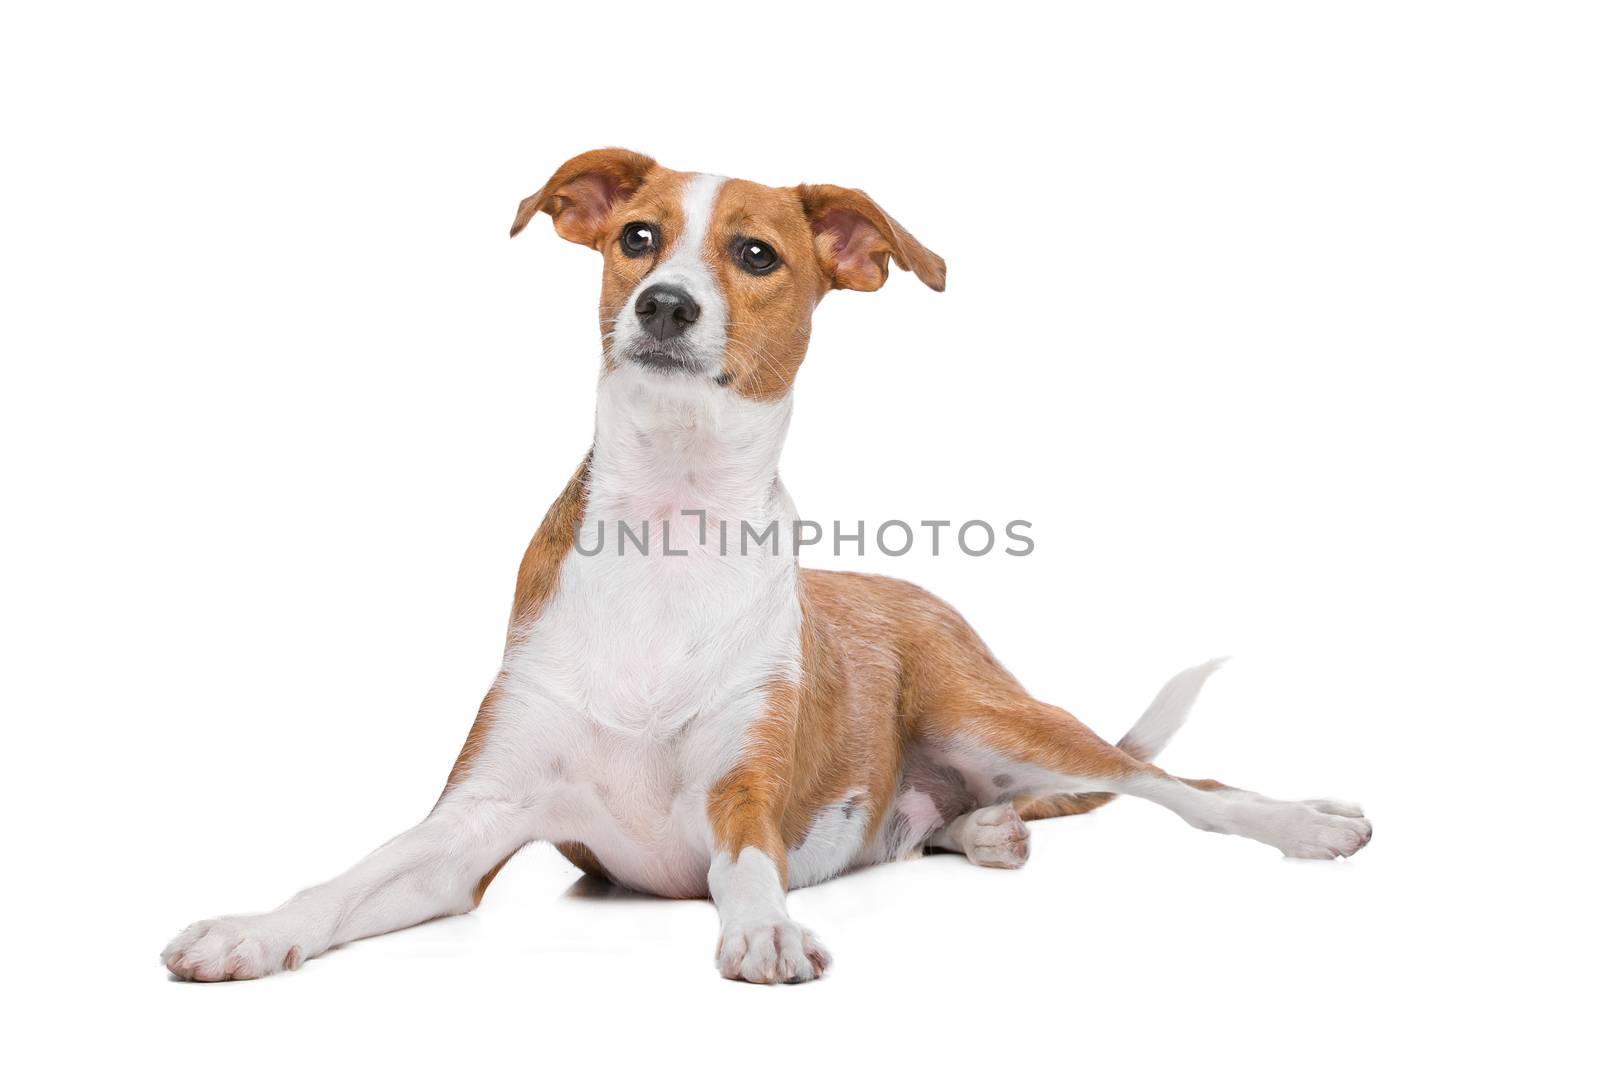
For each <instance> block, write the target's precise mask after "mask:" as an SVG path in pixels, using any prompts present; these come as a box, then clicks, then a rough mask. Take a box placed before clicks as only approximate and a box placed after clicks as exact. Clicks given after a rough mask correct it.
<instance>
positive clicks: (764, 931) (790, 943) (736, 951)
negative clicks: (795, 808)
mask: <svg viewBox="0 0 1600 1067" xmlns="http://www.w3.org/2000/svg"><path fill="white" fill-rule="evenodd" d="M710 886H711V897H712V899H713V900H715V901H716V902H717V915H718V917H719V919H720V920H721V923H722V936H721V937H720V938H719V939H718V941H717V969H718V970H720V971H721V972H722V974H723V976H724V977H726V978H742V979H744V980H745V981H747V982H805V981H809V980H810V979H812V978H817V977H820V976H821V973H822V971H823V969H824V968H825V967H827V965H828V963H829V962H830V958H829V956H828V951H827V949H825V948H823V947H822V942H821V941H819V940H817V936H816V935H815V934H813V933H812V932H811V931H810V930H807V929H806V928H805V927H803V926H801V925H800V924H799V923H797V922H795V921H794V920H793V919H791V918H789V910H788V907H787V906H786V905H785V903H784V894H783V883H782V881H781V880H780V879H779V877H778V868H777V865H776V864H774V863H773V862H772V860H771V859H770V858H769V857H768V856H767V854H766V853H764V852H762V851H761V850H760V849H756V848H745V849H743V850H741V851H740V853H739V856H738V858H737V859H734V858H732V857H730V856H729V855H728V854H727V853H726V852H722V853H719V854H718V855H717V858H716V860H715V861H714V862H713V863H712V865H711V873H710Z"/></svg>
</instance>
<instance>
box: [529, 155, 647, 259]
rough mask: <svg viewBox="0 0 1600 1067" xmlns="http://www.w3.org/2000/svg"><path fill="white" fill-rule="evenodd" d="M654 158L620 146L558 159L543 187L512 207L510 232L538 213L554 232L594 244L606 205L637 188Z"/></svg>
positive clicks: (607, 213) (596, 244) (600, 232)
mask: <svg viewBox="0 0 1600 1067" xmlns="http://www.w3.org/2000/svg"><path fill="white" fill-rule="evenodd" d="M655 166H656V161H655V160H653V159H651V158H650V157H649V156H642V155H640V154H639V153H637V152H629V151H628V150H627V149H625V148H597V149H595V150H594V151H593V152H585V153H583V155H581V156H573V157H572V158H571V159H569V160H567V161H566V162H565V163H563V164H561V167H560V169H558V170H557V171H556V172H555V173H554V174H552V175H551V176H550V180H549V181H547V182H545V183H544V188H543V189H540V190H539V191H538V192H537V193H534V194H533V195H532V196H530V197H528V198H527V199H526V200H524V201H523V202H522V204H521V205H520V206H519V207H518V208H517V218H516V221H514V222H513V223H512V224H511V236H513V237H515V236H516V235H517V234H519V233H521V232H522V230H523V227H525V226H527V225H528V222H529V221H530V220H531V219H532V218H533V217H534V216H535V215H537V214H538V213H539V212H541V211H545V212H548V213H549V214H550V218H551V219H553V220H554V222H555V226H556V233H558V234H560V235H561V236H562V237H565V238H566V239H567V240H569V241H572V242H574V243H576V244H580V245H588V246H589V247H590V248H596V249H598V248H599V247H600V242H601V238H602V236H604V233H605V231H604V227H605V222H606V219H608V218H609V217H610V216H611V208H612V207H613V206H614V205H615V204H616V203H617V202H619V201H622V200H626V199H628V198H629V197H630V196H632V195H633V194H634V193H636V192H638V191H639V186H641V185H643V184H644V180H645V177H646V176H647V175H649V173H650V172H651V171H652V170H654V169H655Z"/></svg>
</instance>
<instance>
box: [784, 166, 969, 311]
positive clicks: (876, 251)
mask: <svg viewBox="0 0 1600 1067" xmlns="http://www.w3.org/2000/svg"><path fill="white" fill-rule="evenodd" d="M795 192H797V193H799V194H800V203H801V205H802V206H803V207H804V209H805V213H806V218H807V219H809V220H811V232H812V234H814V235H815V237H816V242H817V256H818V257H819V258H820V259H821V260H822V268H823V270H825V271H827V272H828V276H829V277H830V278H831V279H832V280H833V288H835V289H859V290H861V291H862V292H871V291H872V290H874V289H877V288H879V287H881V286H882V285H883V283H884V282H886V281H888V279H889V260H890V259H891V258H893V259H894V262H895V265H896V266H898V267H899V268H900V269H901V270H909V271H912V272H914V273H915V274H916V276H917V277H918V278H921V279H922V281H923V282H924V284H926V285H927V286H928V288H930V289H933V290H935V291H936V292H943V291H944V260H943V259H941V258H940V257H939V256H937V255H935V254H934V253H932V252H930V251H929V250H928V249H926V248H924V247H923V246H922V243H921V242H920V241H918V240H917V239H916V238H915V237H913V236H911V234H909V233H908V232H906V229H905V227H903V226H901V225H900V224H899V223H898V222H896V221H894V219H892V218H890V217H889V214H888V212H886V211H884V210H883V209H882V208H881V207H879V206H878V205H877V203H876V202H875V201H874V200H873V199H872V197H870V196H868V195H867V194H866V193H863V192H862V191H861V190H860V189H843V188H840V187H839V186H837V185H800V186H796V187H795Z"/></svg>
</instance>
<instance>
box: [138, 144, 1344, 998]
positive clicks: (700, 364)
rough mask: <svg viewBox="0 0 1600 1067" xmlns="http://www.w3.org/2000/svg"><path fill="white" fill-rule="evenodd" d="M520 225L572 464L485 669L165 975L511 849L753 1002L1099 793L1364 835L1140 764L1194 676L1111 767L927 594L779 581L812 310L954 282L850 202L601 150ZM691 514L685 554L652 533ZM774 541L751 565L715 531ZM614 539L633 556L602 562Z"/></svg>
mask: <svg viewBox="0 0 1600 1067" xmlns="http://www.w3.org/2000/svg"><path fill="white" fill-rule="evenodd" d="M540 212H545V213H547V214H549V215H550V216H551V218H552V219H553V220H554V223H555V230H556V232H557V233H559V234H560V235H561V236H562V237H565V238H566V239H567V240H569V241H575V242H577V243H579V244H584V245H588V246H590V247H591V248H594V249H596V250H598V251H599V252H600V253H601V254H602V255H603V256H604V257H605V279H604V285H603V288H602V290H601V297H600V325H601V331H602V336H603V346H602V350H603V357H602V368H601V372H600V382H599V400H598V404H597V411H596V417H595V437H594V444H593V447H592V449H591V450H590V452H589V454H588V456H587V457H586V458H585V459H584V461H583V463H582V464H581V465H580V466H579V468H578V471H577V473H576V474H575V475H573V478H572V480H571V482H570V483H568V485H567V487H566V490H565V491H564V492H563V493H562V494H561V496H560V497H559V498H558V499H557V500H556V502H555V505H554V506H553V507H552V508H551V509H550V512H549V514H548V515H547V516H546V517H545V520H544V523H543V525H541V526H540V528H539V531H538V533H537V534H535V535H534V538H533V542H532V544H530V545H529V547H528V551H527V554H526V555H525V556H524V557H523V560H522V566H521V569H520V570H519V572H518V574H517V587H516V595H515V600H514V604H513V608H512V614H511V624H510V631H509V634H508V637H507V641H506V649H505V659H504V663H503V666H502V667H501V670H500V674H499V676H498V678H497V679H496V681H495V683H494V686H493V687H492V688H491V689H490V690H489V694H488V696H487V697H486V698H485V699H484V701H483V705H482V707H481V708H480V710H479V712H478V717H477V721H476V722H475V723H474V724H473V726H472V730H471V733H470V734H469V735H468V736H467V741H466V744H465V746H464V747H463V748H462V750H461V754H460V756H459V758H458V759H457V760H456V763H455V766H454V768H453V769H452V770H451V771H450V775H449V779H448V781H447V783H446V784H445V787H444V793H443V795H442V796H441V797H440V798H439V801H438V803H437V804H436V805H435V807H434V809H433V811H432V812H431V813H430V814H429V815H428V817H427V818H426V819H424V820H423V821H422V822H421V824H419V825H418V826H416V827H415V828H413V829H411V830H408V831H406V832H405V833H403V834H401V835H400V836H399V837H397V838H395V839H394V840H392V841H390V842H389V843H388V844H386V845H384V846H383V847H382V848H380V849H378V850H377V851H376V852H374V853H372V855H370V856H368V857H367V858H366V859H364V860H362V861H361V862H360V863H358V864H356V865H355V867H353V868H352V869H351V870H349V871H348V872H346V873H345V874H343V875H341V876H340V877H338V878H335V879H333V880H332V881H330V882H327V883H324V884H322V885H319V886H316V887H314V888H312V889H308V890H306V891H304V892H302V893H300V894H299V895H297V896H295V897H294V898H293V899H291V900H289V901H288V902H287V903H285V904H284V905H282V906H281V907H279V908H277V909H276V910H274V911H270V912H267V913H265V914H262V915H245V916H232V917H228V918H221V919H213V920H210V921H208V922H200V923H196V924H194V925H193V926H190V927H189V928H188V929H186V930H184V931H183V932H182V933H181V934H179V935H178V937H177V938H176V939H174V940H173V941H172V943H171V944H170V945H168V946H167V948H166V950H165V951H164V953H163V956H162V958H163V960H164V961H165V963H166V965H167V967H168V968H169V969H170V970H171V971H172V973H174V974H176V975H178V976H180V977H183V978H192V979H197V980H200V981H218V980H222V979H230V978H259V977H261V976H263V975H267V974H271V973H273V972H274V971H277V970H280V969H283V968H290V969H293V968H295V967H298V966H299V965H300V964H301V963H302V962H304V961H305V960H308V959H310V958H311V957H313V956H316V955H318V954H320V953H322V952H325V951H327V950H328V949H329V948H331V947H333V946H335V945H339V944H343V943H345V942H348V941H353V940H355V939H357V938H363V937H370V936H372V935H374V934H381V933H384V932H386V931H389V930H396V929H400V928H402V927H406V926H411V925H413V924H415V923H419V922H422V921H424V920H426V919H431V918H434V917H435V916H440V915H451V914H456V913H460V912H465V911H468V910H470V909H471V908H473V907H474V906H475V905H476V904H477V903H478V901H479V900H480V899H481V897H482V896H483V892H484V889H485V888H486V887H487V886H488V885H489V882H490V880H491V879H493V878H494V876H495V873H496V872H497V871H498V870H499V869H500V867H501V865H502V864H504V863H505V862H506V860H507V859H508V858H509V857H510V856H511V855H512V854H513V853H515V852H516V851H517V850H518V849H520V848H522V846H523V845H525V844H527V843H529V842H531V841H549V842H553V843H555V844H556V846H557V847H558V848H559V849H560V850H561V852H562V854H563V855H565V856H566V857H567V858H568V859H570V860H571V861H572V862H573V863H574V864H576V865H577V866H578V867H580V868H582V869H583V870H584V871H586V872H589V873H590V874H592V875H596V876H598V877H602V878H608V879H610V880H612V881H614V882H617V883H619V884H621V885H624V886H630V887H632V888H634V889H638V890H642V891H645V892H649V893H655V894H659V895H662V896H669V897H703V896H706V895H707V894H709V895H710V897H711V898H712V899H713V900H714V901H715V903H716V907H717V912H718V915H719V917H720V920H721V928H722V934H721V939H720V942H719V945H718V948H717V966H718V968H719V969H720V970H721V972H722V974H723V975H724V976H725V977H728V978H740V979H744V980H746V981H750V982H801V981H806V980H808V979H811V978H816V977H818V976H820V975H821V974H822V973H823V972H824V971H825V970H826V969H827V967H828V966H829V963H830V958H829V956H828V953H827V951H826V950H825V949H824V948H823V947H822V943H821V942H820V941H819V940H818V939H817V937H816V935H814V934H813V933H812V932H811V931H810V930H808V929H806V928H805V927H803V926H800V925H799V924H798V923H796V922H794V921H793V920H792V919H790V918H789V914H788V910H787V907H786V905H785V892H786V891H787V890H788V889H790V888H794V887H798V886H805V885H811V884H813V883H816V882H819V881H822V880H824V879H827V878H831V877H833V876H834V875H837V874H839V873H841V872H844V871H848V870H850V869H852V868H855V867H860V866H863V865H866V864H873V863H881V862H883V861H886V860H896V859H902V858H905V857H908V856H913V855H917V854H920V853H921V852H922V851H923V850H924V849H926V848H929V847H932V848H939V849H947V850H951V851H955V852H963V853H965V854H966V855H967V856H968V858H970V859H971V860H972V861H973V862H975V863H980V864H984V865H987V866H995V867H1019V866H1021V865H1022V864H1023V862H1024V861H1025V860H1026V859H1027V857H1028V828H1027V826H1026V823H1025V821H1024V820H1028V819H1035V818H1046V817H1049V816H1053V815H1067V814H1075V813H1078V812H1083V811H1088V810H1089V809H1091V808H1094V807H1098V806H1099V805H1101V804H1103V803H1105V802H1106V801H1107V800H1109V799H1111V797H1112V796H1113V795H1114V794H1117V793H1128V794H1131V795H1133V796H1138V797H1144V798H1145V799H1147V800H1153V801H1155V802H1156V803H1158V804H1161V805H1163V806H1165V807H1167V808H1170V809H1171V810H1172V811H1174V812H1176V813H1177V814H1178V815H1180V816H1182V817H1183V818H1184V819H1185V820H1186V821H1187V822H1189V823H1190V824H1191V825H1193V826H1197V827H1199V828H1201V829H1203V830H1213V831H1218V832H1222V833H1231V834H1241V835H1244V836H1246V837H1251V838H1254V839H1255V840H1257V841H1262V842H1265V843H1266V844H1269V845H1272V846H1273V847H1275V848H1278V849H1280V850H1281V851H1283V852H1284V853H1285V854H1286V855H1289V856H1298V857H1306V858H1315V859H1332V858H1334V857H1338V856H1349V855H1350V854H1352V853H1354V852H1355V851H1356V850H1357V849H1360V848H1361V847H1362V846H1363V845H1365V844H1366V843H1367V841H1368V839H1369V838H1370V836H1371V832H1372V831H1371V827H1370V825H1369V824H1368V822H1367V820H1366V819H1365V818H1363V817H1362V813H1361V812H1360V810H1359V809H1357V808H1354V807H1351V806H1349V805H1346V804H1341V803H1335V802H1332V801H1325V800H1316V801H1309V802H1303V803H1301V802H1288V801H1280V800H1271V799H1268V798H1266V797H1263V796H1260V795H1257V794H1255V793H1249V792H1245V791H1244V790H1240V789H1234V788H1230V787H1228V786H1224V785H1221V784H1219V783H1217V782H1214V781H1194V780H1189V779H1183V778H1175V777H1173V776H1171V775H1169V774H1167V773H1165V772H1163V771H1162V770H1160V769H1159V768H1157V767H1156V766H1154V765H1153V764H1151V763H1150V762H1149V760H1150V759H1151V758H1152V757H1154V756H1155V754H1156V753H1157V752H1158V751H1159V750H1160V749H1161V747H1162V746H1163V744H1164V743H1165V742H1166V741H1167V740H1168V738H1169V737H1171V735H1172V733H1173V731H1174V730H1176V729H1177V728H1178V726H1179V725H1180V724H1181V723H1182V721H1183V719H1184V717H1185V715H1186V714H1187V712H1188V709H1189V707H1190V705H1191V703H1192V702H1193V700H1194V698H1195V696H1196V694H1197V693H1198V692H1199V689H1200V686H1201V684H1202V683H1203V682H1204V681H1205V678H1206V676H1207V675H1208V674H1210V672H1211V671H1212V669H1214V667H1215V664H1214V663H1211V664H1205V665H1203V666H1200V667H1196V668H1192V669H1190V670H1188V671H1185V672H1183V673H1181V674H1179V675H1178V676H1177V677H1176V678H1174V679H1173V680H1172V681H1171V682H1169V683H1168V684H1167V686H1166V687H1165V688H1164V689H1162V691H1161V692H1160V693H1159V694H1158V695H1157V697H1156V699H1155V702H1154V704H1153V705H1152V706H1151V708H1150V710H1149V711H1147V712H1146V713H1145V715H1144V717H1143V718H1141V719H1140V720H1139V722H1138V723H1137V724H1136V725H1135V726H1134V727H1133V729H1132V730H1131V731H1130V732H1129V733H1128V735H1127V736H1126V737H1124V738H1123V739H1122V741H1121V742H1119V743H1118V744H1116V745H1111V744H1108V743H1107V742H1105V741H1103V740H1101V739H1100V738H1099V737H1097V736H1096V735H1095V734H1094V733H1092V732H1091V731H1089V730H1088V729H1087V728H1085V727H1084V726H1083V725H1082V724H1081V723H1079V722H1078V721H1077V720H1076V719H1074V718H1073V717H1072V716H1071V715H1068V714H1067V713H1066V712H1064V711H1062V710H1061V709H1059V708H1055V707H1052V706H1050V705H1048V704H1043V703H1040V702H1039V701H1037V700H1035V699H1033V698H1032V697H1030V696H1029V695H1028V694H1027V692H1025V691H1024V690H1023V688H1022V686H1020V685H1019V684H1018V683H1017V682H1016V680H1015V679H1013V678H1012V677H1011V675H1010V674H1008V673H1007V672H1006V670H1005V668H1003V667H1002V666H1001V665H1000V664H999V663H998V662H997V661H996V660H995V658H994V656H993V655H991V654H990V652H989V650H988V649H987V648H985V647H984V644H983V642H982V641H980V640H979V638H978V636H977V634H975V633H973V631H972V629H971V628H970V627H969V626H968V625H967V624H966V623H965V622H964V621H963V620H962V618H961V616H959V615H958V614H956V612H955V611H953V610H952V609H951V608H950V607H948V606H947V605H945V604H944V603H943V602H941V601H939V600H938V599H936V598H934V597H933V596H931V595H929V594H928V593H926V592H924V591H922V590H921V589H918V588H917V587H915V586H912V585H908V584H906V583H904V582H900V581H894V580H891V579H888V578H880V577H874V576H870V575H861V574H843V573H834V572H827V571H812V570H805V569H802V568H801V567H799V566H798V565H797V563H796V561H795V555H794V551H793V549H794V544H793V538H794V525H793V519H794V508H793V505H792V504H791V502H790V500H789V497H788V494H787V493H786V492H785V491H784V488H783V485H782V483H781V482H780V481H779V478H778V458H779V454H780V452H781V451H782V448H783V441H784V435H785V432H786V430H787V427H788V424H789V415H790V410H791V406H792V395H791V387H792V386H793V384H794V379H795V372H796V371H797V370H798V369H799V367H800V361H801V359H802V358H803V357H804V356H805V352H806V344H807V339H808V337H809V334H810V326H811V314H812V311H813V309H814V308H815V307H816V306H817V303H818V301H820V300H821V299H822V297H823V296H824V295H825V294H826V293H827V292H828V290H829V289H859V290H874V289H877V288H878V287H879V286H881V285H883V283H884V281H885V280H886V279H887V277H888V272H889V262H890V260H893V261H894V262H895V263H896V264H897V265H898V266H900V267H901V268H902V269H906V270H910V271H912V272H913V273H915V274H916V276H917V277H918V278H920V279H921V280H922V281H923V282H924V283H926V284H927V285H928V286H929V287H931V288H933V289H943V288H944V279H945V267H944V261H943V260H942V259H940V258H939V257H938V256H936V255H934V254H933V253H932V252H930V251H928V249H926V248H924V247H923V246H922V245H921V244H920V243H919V242H918V241H917V240H916V239H915V238H913V237H912V236H911V234H910V233H908V232H907V231H906V230H905V229H904V228H903V227H901V226H900V225H899V224H898V223H897V222H895V220H894V219H892V218H890V217H889V215H888V214H886V213H885V212H884V211H883V210H882V209H881V208H880V207H878V205H877V204H876V203H874V202H873V201H872V200H871V199H870V198H869V197H867V196H866V195H865V194H863V193H861V192H859V191H856V190H852V189H844V188H840V187H838V186H833V185H799V186H793V187H790V188H770V187H768V186H764V185H757V184H755V183H753V182H747V181H737V180H729V179H724V178H720V177H715V176H712V175H709V174H691V173H683V172H679V171H673V170H668V169H666V168H665V167H661V166H658V165H657V164H656V163H655V162H654V161H653V160H651V159H649V158H647V157H645V156H642V155H639V154H637V153H635V152H627V151H622V150H620V149H604V150H601V151H595V152H588V153H585V154H583V155H580V156H578V157H577V158H575V159H572V160H570V161H568V162H567V163H566V164H564V165H563V166H562V167H561V168H560V169H559V170H557V171H556V173H555V175H554V176H553V177H552V178H551V179H550V180H549V181H548V182H546V183H545V185H544V188H542V189H541V190H539V192H537V193H535V194H534V195H533V196H530V197H528V198H527V199H526V200H524V201H523V202H522V205H521V207H520V208H519V209H518V211H517V217H516V221H515V223H514V224H513V225H512V228H511V232H512V234H513V235H515V234H517V233H518V232H520V231H521V230H522V229H523V227H524V226H526V225H527V224H528V222H529V221H530V220H531V219H532V218H533V217H534V216H536V215H538V214H539V213H540ZM682 515H690V516H694V517H695V519H696V520H697V523H698V532H697V533H696V532H695V524H693V523H691V524H689V525H688V526H686V527H685V526H680V528H678V529H677V530H675V531H674V532H675V533H676V537H673V538H672V541H671V543H667V541H666V538H667V537H668V536H669V534H668V529H669V524H670V520H672V519H675V518H678V517H680V516H682ZM774 522H776V526H777V529H778V531H779V544H778V546H776V549H775V550H773V549H772V547H771V546H770V544H769V543H762V544H760V545H759V546H758V547H757V548H756V549H755V550H754V551H732V552H730V551H727V550H726V549H725V548H724V544H725V541H726V538H725V535H723V536H707V533H706V531H707V530H708V529H720V530H726V529H727V528H728V527H729V526H731V527H732V528H733V529H734V530H736V531H738V530H740V529H742V526H743V524H749V525H750V526H751V527H752V528H756V529H762V530H765V529H766V528H767V527H769V526H770V525H771V524H772V523H774ZM623 523H626V524H628V527H629V529H631V530H633V531H636V532H637V531H641V530H645V531H648V532H647V533H646V534H645V535H644V537H645V538H647V540H646V541H644V542H643V543H642V544H641V543H640V542H638V541H636V542H635V543H634V545H632V546H631V549H632V550H626V549H629V548H630V546H629V545H626V544H623V543H622V540H621V536H620V535H618V539H617V541H616V543H615V546H614V547H613V546H610V545H606V543H605V541H604V538H605V537H606V536H607V532H606V531H607V528H608V527H609V528H610V529H612V530H613V531H615V530H619V529H621V525H620V524H623ZM647 524H648V525H647ZM597 544H599V545H601V546H602V548H601V549H600V550H596V548H595V546H596V545H597Z"/></svg>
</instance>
